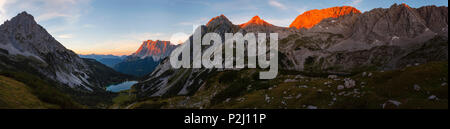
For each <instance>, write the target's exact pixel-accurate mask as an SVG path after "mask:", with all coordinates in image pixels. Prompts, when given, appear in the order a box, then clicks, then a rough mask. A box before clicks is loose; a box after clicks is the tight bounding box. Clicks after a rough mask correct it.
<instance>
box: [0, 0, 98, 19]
mask: <svg viewBox="0 0 450 129" xmlns="http://www.w3.org/2000/svg"><path fill="white" fill-rule="evenodd" d="M90 2H91V0H20V1H18V0H0V18H1V19H0V20H5V19H6V18H10V17H12V16H15V15H16V14H14V13H18V12H21V11H27V12H29V13H31V14H33V15H34V16H35V17H36V20H37V21H38V22H42V21H47V20H52V19H57V18H62V19H63V20H64V21H65V22H66V23H67V24H71V23H75V22H77V21H78V19H79V17H80V16H81V15H82V14H83V13H85V12H86V10H87V9H88V8H89V3H90Z"/></svg>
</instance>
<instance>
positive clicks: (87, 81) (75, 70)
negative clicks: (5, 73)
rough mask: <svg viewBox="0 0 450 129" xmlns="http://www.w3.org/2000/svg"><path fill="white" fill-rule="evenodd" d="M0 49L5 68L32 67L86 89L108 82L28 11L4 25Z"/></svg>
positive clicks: (98, 86)
mask: <svg viewBox="0 0 450 129" xmlns="http://www.w3.org/2000/svg"><path fill="white" fill-rule="evenodd" d="M0 50H1V51H2V52H0V56H1V57H2V60H0V65H2V66H3V67H2V68H1V69H15V70H25V69H27V68H30V69H28V70H26V72H32V71H34V73H36V74H39V75H41V76H43V78H46V79H49V80H52V81H55V82H58V83H60V84H62V85H66V86H69V87H71V88H75V89H81V90H86V91H94V90H95V89H101V88H102V87H104V86H106V84H107V83H108V81H107V80H102V79H99V78H97V77H98V76H96V75H95V74H97V73H94V72H93V71H96V69H95V68H93V67H91V66H90V65H88V64H86V63H85V62H84V60H82V59H81V58H80V57H78V55H77V54H75V53H74V52H73V51H71V50H68V49H66V48H65V47H64V46H63V45H61V44H60V43H59V42H58V41H56V40H55V38H53V37H52V36H51V35H50V34H49V33H48V32H47V31H46V30H45V29H44V28H43V27H42V26H40V25H38V24H37V23H36V21H35V20H34V17H33V16H31V15H30V14H28V13H26V12H22V13H20V14H18V15H17V16H16V17H14V18H12V19H11V20H10V21H6V22H5V23H4V24H2V25H1V26H0ZM96 68H99V67H96ZM117 75H119V74H117ZM110 76H114V75H110ZM119 76H120V75H119ZM116 81H119V80H116Z"/></svg>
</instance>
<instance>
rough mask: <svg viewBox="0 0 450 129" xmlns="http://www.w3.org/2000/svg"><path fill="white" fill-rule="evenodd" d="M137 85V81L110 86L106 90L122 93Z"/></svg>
mask: <svg viewBox="0 0 450 129" xmlns="http://www.w3.org/2000/svg"><path fill="white" fill-rule="evenodd" d="M136 83H138V82H137V81H126V82H122V83H120V84H116V85H110V86H108V87H107V88H106V90H107V91H111V92H120V91H123V90H128V89H130V88H131V86H133V85H134V84H136Z"/></svg>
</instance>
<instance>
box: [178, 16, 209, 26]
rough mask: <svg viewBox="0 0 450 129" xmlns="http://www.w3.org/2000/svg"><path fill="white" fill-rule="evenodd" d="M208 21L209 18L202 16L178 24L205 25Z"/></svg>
mask: <svg viewBox="0 0 450 129" xmlns="http://www.w3.org/2000/svg"><path fill="white" fill-rule="evenodd" d="M206 22H208V18H206V17H202V18H200V19H198V20H194V21H183V22H180V23H178V25H181V26H192V25H204V24H206Z"/></svg>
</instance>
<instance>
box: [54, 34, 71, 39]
mask: <svg viewBox="0 0 450 129" xmlns="http://www.w3.org/2000/svg"><path fill="white" fill-rule="evenodd" d="M56 37H57V38H60V39H71V38H73V37H74V35H73V34H62V35H58V36H56Z"/></svg>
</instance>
